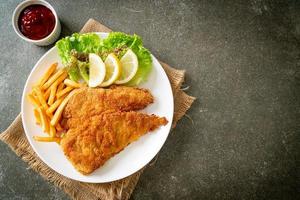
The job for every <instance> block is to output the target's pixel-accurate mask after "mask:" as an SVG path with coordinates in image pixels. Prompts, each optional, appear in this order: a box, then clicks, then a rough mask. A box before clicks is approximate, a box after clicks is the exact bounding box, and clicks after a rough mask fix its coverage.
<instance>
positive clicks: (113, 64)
mask: <svg viewBox="0 0 300 200" xmlns="http://www.w3.org/2000/svg"><path fill="white" fill-rule="evenodd" d="M104 64H105V67H106V74H105V78H104V81H103V83H101V85H100V86H101V87H107V86H109V85H111V84H113V83H114V82H115V81H116V80H117V79H118V78H119V75H120V72H121V63H120V61H119V59H118V57H117V56H116V55H115V54H113V53H111V54H109V55H108V56H107V58H106V59H105V61H104Z"/></svg>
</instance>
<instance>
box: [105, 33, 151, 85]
mask: <svg viewBox="0 0 300 200" xmlns="http://www.w3.org/2000/svg"><path fill="white" fill-rule="evenodd" d="M122 48H123V49H125V51H124V50H122ZM127 48H130V49H131V50H132V51H133V52H134V53H135V54H136V55H137V57H138V61H139V68H138V71H137V73H136V75H135V76H134V78H133V79H132V80H131V81H129V82H128V83H127V84H126V85H138V84H140V83H142V82H144V81H146V80H147V77H148V75H149V73H150V72H151V69H152V58H151V54H150V52H149V51H148V49H146V48H145V47H144V46H143V42H142V39H141V37H139V36H138V35H136V34H134V35H128V34H125V33H121V32H112V33H110V34H109V36H108V37H107V38H106V39H104V40H103V49H105V50H106V51H108V52H109V51H114V50H115V49H121V53H120V54H118V57H119V58H121V57H122V56H123V55H124V54H125V53H126V49H127Z"/></svg>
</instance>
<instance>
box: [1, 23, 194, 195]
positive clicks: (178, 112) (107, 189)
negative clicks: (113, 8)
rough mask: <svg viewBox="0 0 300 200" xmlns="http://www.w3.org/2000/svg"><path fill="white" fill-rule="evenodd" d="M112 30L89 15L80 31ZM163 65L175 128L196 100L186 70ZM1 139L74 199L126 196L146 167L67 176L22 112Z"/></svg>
mask: <svg viewBox="0 0 300 200" xmlns="http://www.w3.org/2000/svg"><path fill="white" fill-rule="evenodd" d="M110 31H111V30H110V29H109V28H107V27H106V26H104V25H102V24H100V23H99V22H97V21H95V20H93V19H89V21H88V22H87V23H86V24H85V25H84V27H83V29H82V30H81V32H110ZM161 65H162V66H163V68H164V69H165V71H166V74H167V76H168V77H169V80H170V83H171V86H172V90H173V95H174V118H173V124H172V128H174V127H175V125H176V123H177V121H178V120H179V119H180V118H181V117H182V116H183V115H184V114H185V112H186V111H187V110H188V109H189V107H190V106H191V104H192V103H193V101H194V99H195V98H194V97H191V96H189V95H187V94H186V93H185V92H183V91H181V90H180V87H181V85H182V83H183V81H184V73H185V71H184V70H176V69H174V68H172V67H170V66H169V65H167V64H166V63H163V62H161ZM0 140H2V141H3V142H5V143H7V144H8V145H9V146H10V148H11V149H12V150H13V151H14V152H15V153H16V154H17V155H18V156H19V157H21V158H22V159H23V160H24V161H25V162H27V163H28V165H29V166H30V168H32V169H33V170H34V171H36V172H38V173H39V174H40V175H41V176H42V177H43V178H44V179H46V180H48V181H50V182H52V183H54V184H55V185H56V186H57V187H59V188H61V189H62V190H64V191H65V192H66V193H67V194H68V195H69V196H70V197H71V198H72V199H75V200H86V199H88V200H99V199H102V200H110V199H111V200H115V199H116V200H119V199H120V200H121V199H122V200H127V199H129V197H130V195H131V193H132V191H133V190H134V188H135V186H136V184H137V182H138V180H139V177H140V175H141V174H142V172H143V170H144V169H141V170H140V171H138V172H136V173H135V174H133V175H131V176H129V177H126V178H124V179H122V180H118V181H114V182H111V183H102V184H90V183H82V182H78V181H74V180H71V179H68V178H66V177H64V176H62V175H60V174H58V173H56V172H55V171H53V170H52V169H50V168H49V167H48V166H47V165H46V164H44V163H43V162H42V161H41V160H40V159H39V157H38V156H37V155H36V154H35V152H34V151H33V149H32V148H31V146H30V144H29V143H28V141H27V138H26V136H25V134H24V130H23V126H22V120H21V114H19V115H18V117H17V118H16V119H15V120H14V122H13V123H12V124H11V125H10V126H9V127H8V129H7V130H6V131H4V132H3V133H2V134H0Z"/></svg>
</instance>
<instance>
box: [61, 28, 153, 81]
mask: <svg viewBox="0 0 300 200" xmlns="http://www.w3.org/2000/svg"><path fill="white" fill-rule="evenodd" d="M56 47H57V48H58V53H59V56H60V57H61V59H62V63H63V64H65V65H70V64H69V63H72V53H71V52H72V50H73V51H74V50H75V51H76V52H79V53H97V54H98V55H99V56H100V57H101V58H102V59H103V60H105V58H106V56H107V55H108V54H109V53H112V52H113V53H115V54H116V55H117V56H118V57H119V58H121V57H122V56H123V55H124V54H125V53H126V51H127V50H128V49H132V51H133V52H134V53H135V54H136V55H137V57H138V61H139V68H138V71H137V74H136V75H135V76H134V78H133V79H132V80H131V81H130V82H129V83H127V85H138V84H140V83H142V82H144V81H146V80H147V77H148V75H149V73H150V72H151V69H152V58H151V54H150V52H149V51H148V50H147V49H146V48H145V47H144V46H143V42H142V39H141V38H140V37H139V36H138V35H135V34H134V35H128V34H126V33H121V32H111V33H110V34H109V35H108V37H107V38H106V39H103V40H102V39H100V38H99V37H98V35H97V34H95V33H86V34H79V33H74V34H73V35H72V36H70V37H65V38H63V39H61V40H59V41H58V42H57V43H56ZM75 64H77V66H76V67H74V64H73V65H72V67H69V76H70V78H71V79H72V80H78V79H79V78H78V77H79V76H81V77H82V78H83V79H84V80H85V81H87V80H88V65H87V63H85V64H84V65H83V64H82V63H80V62H78V61H77V62H76V63H75ZM79 65H80V66H79Z"/></svg>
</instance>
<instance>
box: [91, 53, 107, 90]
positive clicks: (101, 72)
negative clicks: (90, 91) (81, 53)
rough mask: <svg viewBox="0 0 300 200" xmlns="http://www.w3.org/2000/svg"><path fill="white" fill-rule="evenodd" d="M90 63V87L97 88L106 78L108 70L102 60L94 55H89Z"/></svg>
mask: <svg viewBox="0 0 300 200" xmlns="http://www.w3.org/2000/svg"><path fill="white" fill-rule="evenodd" d="M89 62H90V79H89V87H97V86H98V85H100V84H101V83H102V82H103V80H104V77H105V73H106V69H105V64H104V63H103V61H102V59H101V58H100V57H99V56H98V55H97V54H94V53H90V54H89Z"/></svg>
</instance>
